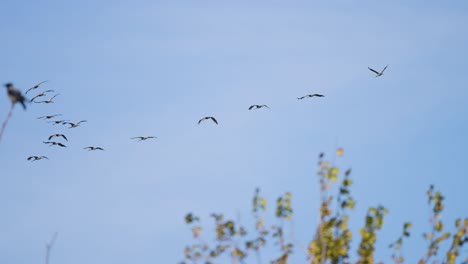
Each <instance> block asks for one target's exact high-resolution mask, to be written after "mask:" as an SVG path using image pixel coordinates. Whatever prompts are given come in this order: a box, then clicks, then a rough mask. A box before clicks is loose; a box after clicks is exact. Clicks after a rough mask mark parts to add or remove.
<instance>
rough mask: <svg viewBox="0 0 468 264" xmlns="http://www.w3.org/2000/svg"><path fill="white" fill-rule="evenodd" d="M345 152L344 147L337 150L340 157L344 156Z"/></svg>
mask: <svg viewBox="0 0 468 264" xmlns="http://www.w3.org/2000/svg"><path fill="white" fill-rule="evenodd" d="M343 152H344V149H343V148H339V149H337V150H336V155H338V157H341V156H343Z"/></svg>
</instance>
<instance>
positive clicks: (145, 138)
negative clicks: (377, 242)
mask: <svg viewBox="0 0 468 264" xmlns="http://www.w3.org/2000/svg"><path fill="white" fill-rule="evenodd" d="M137 138H139V139H140V140H138V141H143V140H147V139H150V138H157V137H152V136H150V137H132V138H130V139H137Z"/></svg>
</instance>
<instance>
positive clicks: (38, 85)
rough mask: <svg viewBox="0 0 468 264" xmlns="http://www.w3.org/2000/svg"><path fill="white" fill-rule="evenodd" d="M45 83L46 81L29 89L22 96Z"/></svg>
mask: <svg viewBox="0 0 468 264" xmlns="http://www.w3.org/2000/svg"><path fill="white" fill-rule="evenodd" d="M45 82H48V81H43V82H40V83H38V84H36V85H34V86H33V87H31V88H29V89H28V90H27V91H26V92H25V93H24V94H28V93H29V91H31V90H34V89H37V88H39V86H41V84H43V83H45Z"/></svg>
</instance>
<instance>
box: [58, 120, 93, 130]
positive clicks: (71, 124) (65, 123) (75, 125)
mask: <svg viewBox="0 0 468 264" xmlns="http://www.w3.org/2000/svg"><path fill="white" fill-rule="evenodd" d="M83 122H88V121H86V120H81V121H80V122H78V123H72V122H63V124H64V125H70V127H69V128H75V127H78V126H79V125H80V123H83Z"/></svg>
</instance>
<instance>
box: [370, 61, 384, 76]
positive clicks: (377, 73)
mask: <svg viewBox="0 0 468 264" xmlns="http://www.w3.org/2000/svg"><path fill="white" fill-rule="evenodd" d="M387 67H388V64H387V66H385V68H383V70H381V71H380V72H378V71H376V70H374V69H372V68H371V67H367V68H368V69H369V70H370V71H372V72H374V73H375V74H376V75H375V77H380V76H382V75H383V73H384V71H385V69H387Z"/></svg>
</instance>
